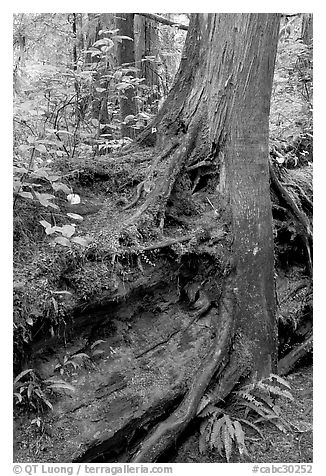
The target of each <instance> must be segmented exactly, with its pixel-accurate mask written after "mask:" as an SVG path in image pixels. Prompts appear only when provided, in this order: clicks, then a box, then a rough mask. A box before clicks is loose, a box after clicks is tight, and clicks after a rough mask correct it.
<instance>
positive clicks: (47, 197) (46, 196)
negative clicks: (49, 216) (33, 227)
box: [34, 192, 59, 209]
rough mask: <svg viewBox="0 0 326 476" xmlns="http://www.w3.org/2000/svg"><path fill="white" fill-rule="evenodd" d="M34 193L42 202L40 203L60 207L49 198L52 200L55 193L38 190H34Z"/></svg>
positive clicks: (45, 205)
mask: <svg viewBox="0 0 326 476" xmlns="http://www.w3.org/2000/svg"><path fill="white" fill-rule="evenodd" d="M34 193H35V196H36V198H37V199H38V201H39V202H40V204H41V205H43V206H44V207H51V208H56V209H58V208H59V207H58V206H57V205H55V204H54V203H51V202H49V200H51V199H52V198H55V196H54V195H50V194H49V193H38V192H34Z"/></svg>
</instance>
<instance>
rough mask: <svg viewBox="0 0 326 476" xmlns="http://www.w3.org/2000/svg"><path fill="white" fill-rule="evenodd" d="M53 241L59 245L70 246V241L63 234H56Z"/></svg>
mask: <svg viewBox="0 0 326 476" xmlns="http://www.w3.org/2000/svg"><path fill="white" fill-rule="evenodd" d="M53 241H54V243H58V244H59V245H62V246H68V247H70V241H69V240H68V238H65V237H64V236H57V237H56V238H54V240H53Z"/></svg>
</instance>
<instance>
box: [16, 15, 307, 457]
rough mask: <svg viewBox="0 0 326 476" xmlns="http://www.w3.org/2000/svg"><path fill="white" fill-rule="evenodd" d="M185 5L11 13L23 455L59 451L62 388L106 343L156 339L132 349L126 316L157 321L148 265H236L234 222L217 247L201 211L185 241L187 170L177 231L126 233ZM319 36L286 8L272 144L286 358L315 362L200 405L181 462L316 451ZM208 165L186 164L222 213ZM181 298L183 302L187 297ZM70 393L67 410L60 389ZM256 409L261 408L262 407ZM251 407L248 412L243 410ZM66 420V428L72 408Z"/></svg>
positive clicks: (91, 365)
mask: <svg viewBox="0 0 326 476" xmlns="http://www.w3.org/2000/svg"><path fill="white" fill-rule="evenodd" d="M189 18H190V14H185V13H182V14H167V13H165V14H126V13H120V14H119V13H98V14H97V13H70V14H67V13H62V14H61V13H33V14H32V13H31V14H27V13H17V14H15V15H14V17H13V22H14V37H13V52H14V65H13V88H14V110H13V137H14V144H13V151H14V152H13V157H14V159H13V165H14V170H13V177H14V180H13V197H14V198H13V225H14V237H13V239H14V416H15V431H17V433H18V438H17V441H16V443H15V451H16V454H17V455H16V458H17V459H18V460H21V461H23V460H24V461H33V460H34V461H35V458H36V459H38V460H39V461H42V458H43V460H44V458H52V460H55V458H56V456H55V453H56V451H57V448H58V446H55V447H52V444H53V443H52V439H53V438H54V439H56V438H57V435H56V434H55V435H53V432H54V433H55V432H58V429H56V430H52V429H51V418H52V417H51V412H53V413H54V410H53V409H54V407H55V406H57V407H58V408H59V407H60V405H61V404H60V401H61V400H60V399H62V398H63V399H68V398H71V395H73V394H74V392H75V382H76V381H77V380H76V378H77V377H76V376H81V375H89V374H90V373H94V372H95V373H96V370H95V371H94V369H97V368H99V366H100V365H101V364H100V360H101V359H104V358H105V359H108V360H110V359H111V360H114V359H122V360H124V362H125V363H126V362H127V365H129V364H130V362H131V361H132V360H131V359H138V358H140V357H142V356H143V354H145V353H147V350H146V351H145V350H144V349H142V348H140V352H139V354H137V356H136V357H135V356H134V355H131V351H130V347H128V346H133V345H136V346H137V345H140V346H141V344H140V343H138V341H137V337H135V336H134V335H133V331H132V330H131V327H132V326H131V324H130V322H133V320H132V319H134V317H132V319H131V318H130V319H129V317H128V318H125V316H126V315H127V314H128V313H130V314H132V316H134V315H137V316H138V315H139V314H143V315H144V316H145V317H144V320H145V321H144V324H141V323H139V324H138V323H137V324H136V327H137V326H139V329H140V328H141V326H144V327H143V328H142V329H141V332H142V334H146V332H147V329H146V319H147V318H148V319H149V317H148V316H147V314H148V315H149V314H150V313H151V312H152V311H153V310H152V308H151V306H152V304H151V303H149V302H148V300H147V297H146V295H145V294H144V288H146V286H149V285H148V282H147V281H146V280H145V277H146V278H148V276H149V274H151V278H148V279H151V284H150V286H152V284H153V282H155V279H156V280H157V282H158V275H159V272H161V271H162V269H164V267H166V266H167V264H166V263H167V262H168V261H169V260H170V261H171V260H172V261H175V262H176V263H177V262H178V263H179V264H180V267H182V266H184V264H183V263H184V261H183V260H188V258H189V257H190V258H189V262H191V264H189V270H190V271H189V270H187V272H190V273H191V272H192V270H193V269H196V270H197V271H196V272H198V274H200V272H201V271H198V269H200V265H198V269H197V268H196V266H197V264H196V265H195V264H194V263H195V262H196V260H197V259H198V256H204V258H203V259H205V260H206V259H207V260H208V261H207V263H209V259H208V258H207V257H209V256H210V254H214V259H216V260H219V262H220V265H221V269H222V267H223V266H225V263H224V261H223V260H224V257H223V255H222V253H221V255H218V253H220V252H221V251H220V248H219V246H220V245H219V244H217V245H216V246H215V243H218V242H219V240H220V238H221V236H222V235H223V233H222V232H221V231H220V230H217V231H215V232H214V233H215V235H214V236H213V239H214V240H215V241H214V247H215V248H214V252H213V251H212V249H210V248H209V245H207V244H206V243H205V239H206V235H205V234H207V233H211V230H210V229H209V227H208V225H207V223H206V222H205V218H204V216H203V219H202V221H201V223H200V227H201V228H200V233H201V235H200V236H199V234H198V233H197V228H196V239H195V240H194V239H192V240H189V238H188V235H189V234H188V233H186V231H189V230H191V229H192V228H193V229H195V221H194V220H193V215H194V211H193V210H192V209H191V207H190V205H189V201H187V200H188V198H187V196H186V194H184V193H183V191H184V190H185V189H186V188H185V186H184V184H181V185H180V184H179V183H178V184H177V186H176V187H175V189H174V191H173V193H174V196H175V197H177V200H176V202H175V203H177V206H175V205H169V208H168V213H167V216H166V219H165V224H164V226H165V231H166V233H165V237H168V239H169V240H168V241H164V242H163V241H160V240H158V236H159V235H157V231H156V230H154V227H152V225H151V224H146V225H144V227H143V228H142V230H141V235H142V236H141V237H140V235H139V233H140V231H139V230H137V229H136V227H132V226H131V227H129V228H128V229H126V230H123V231H122V232H121V228H120V224H121V222H122V220H123V218H122V217H123V216H124V213H129V211H130V210H131V209H132V208H133V207H135V205H136V204H138V202H139V201H140V200H141V197H142V194H143V193H147V192H149V191H150V187H151V184H150V182H149V181H148V180H147V178H146V177H148V171H149V170H151V169H150V167H151V166H150V163H151V162H150V160H151V158H152V155H151V151H150V147H148V146H149V145H150V144H148V143H147V144H146V145H147V148H144V147H143V145H144V144H143V142H142V138H143V137H145V135H146V133H147V131H148V130H151V133H152V134H155V132H156V124H155V117H156V115H157V113H158V112H159V111H160V110H161V108H162V105H163V103H164V101H165V99H166V98H167V96H168V93H169V91H170V90H171V87H172V85H173V82H174V78H175V74H176V72H177V70H178V67H179V64H180V61H181V59H182V55H183V46H184V42H185V38H186V34H187V30H188V25H189ZM312 45H313V41H312V15H310V14H282V17H281V27H280V32H279V39H278V49H277V57H276V66H275V72H274V80H273V90H272V100H271V113H270V144H269V153H270V162H271V164H272V169H271V170H272V171H271V177H274V179H273V178H272V179H271V182H272V184H273V187H271V198H272V203H273V234H274V245H275V266H276V267H275V280H276V289H277V294H278V305H279V314H278V326H279V336H280V344H279V359H280V362H282V358H285V356H287V355H288V354H289V353H290V352H293V353H292V354H291V357H290V362H289V360H286V361H284V362H283V363H284V369H283V371H282V366H280V367H279V368H280V369H281V371H280V374H281V375H284V374H288V373H289V372H290V371H292V370H293V369H294V368H296V367H295V366H296V365H297V363H298V361H299V362H301V364H302V365H303V370H302V369H301V370H300V371H299V373H297V374H296V375H297V376H296V377H293V375H295V374H292V376H290V377H289V380H288V382H289V383H291V382H292V380H293V389H292V393H291V390H289V389H288V387H287V385H288V383H287V381H285V380H283V379H282V378H281V377H279V379H280V380H278V381H277V382H275V381H274V383H273V384H270V382H269V383H268V382H267V383H266V381H265V383H264V382H263V383H262V382H261V381H260V382H258V384H259V385H260V387H259V385H258V390H257V387H249V386H248V387H245V388H244V389H242V390H239V392H240V393H239V392H238V394H237V395H236V396H235V397H234V395H233V397H232V398H233V399H234V398H235V400H232V399H231V401H230V402H229V404H230V408H231V410H230V411H229V413H228V412H227V411H224V410H223V409H222V410H221V409H220V408H219V407H214V408H211V409H210V410H209V409H206V414H205V415H204V414H203V415H201V416H200V417H199V419H200V418H202V420H201V426H200V429H198V428H199V426H198V425H197V427H194V428H193V429H192V433H189V434H188V435H187V438H185V439H184V441H182V445H181V449H180V450H179V453H178V454H171V455H170V460H171V461H175V462H185V461H188V462H206V461H210V462H211V461H239V458H240V460H242V458H249V459H247V461H259V460H260V461H265V458H266V457H268V458H271V461H282V458H284V452H285V455H286V458H287V461H289V458H293V459H291V461H296V462H298V461H301V462H307V461H308V462H309V461H311V458H312V438H311V429H312V426H311V398H312V395H311V391H310V385H311V379H312V376H311V371H310V365H311V350H312V336H311V333H312V284H311V281H312V243H311V241H312V236H311V232H310V229H311V221H312V163H313V149H312V137H313V123H312V100H313V99H312V62H313V57H312ZM153 121H154V122H153ZM181 127H182V125H180V128H181ZM139 138H141V139H139ZM131 148H132V151H133V154H132V156H130V155H129V152H128V151H130V150H131ZM206 165H207V164H204V165H202V168H201V169H200V171H201V173H200V174H199V173H198V174H197V170H198V167H197V165H196V166H195V165H193V166H191V165H190V167H193V169H191V168H189V167H188V168H189V171H190V172H189V174H190V176H191V187H190V188H191V193H196V192H197V193H198V196H201V195H202V196H203V200H204V201H206V203H207V204H208V205H207V206H208V208H209V209H210V212H211V214H215V215H218V216H219V213H220V212H219V210H218V209H217V205H216V204H215V203H212V200H211V198H209V197H210V195H209V194H208V192H207V193H206V190H208V189H209V184H210V179H211V175H213V173H214V171H212V169H211V168H209V167H208V168H205V167H206ZM273 170H274V172H273ZM196 174H197V175H196ZM272 174H274V175H272ZM178 187H179V188H178ZM284 189H286V192H284ZM205 193H206V195H205ZM282 200H283V201H282ZM289 204H290V205H289ZM293 204H294V205H293ZM187 207H188V208H187ZM288 207H290V212H289V209H288ZM298 217H299V218H298ZM298 223H299V225H298ZM196 227H197V224H196ZM219 233H220V235H219ZM210 238H212V235H210ZM157 243H159V246H157ZM204 248H205V249H204ZM162 249H163V252H165V251H166V253H171V254H170V255H168V256H167V257H166V256H164V260H167V261H164V262H163V261H162V260H163V258H161V257H160V255H159V253H160V252H161V251H162ZM167 249H169V250H168V251H167ZM199 250H200V251H199ZM170 261H169V262H170ZM187 263H188V262H187ZM187 266H188V264H187ZM207 266H208V265H207ZM164 272H165V271H164ZM180 276H181V275H180ZM141 279H143V281H141ZM160 279H161V278H160ZM166 279H170V278H166ZM171 279H172V278H171ZM137 280H138V281H137ZM136 282H137V283H138V284H137V286H138V287H136V288H132V285H131V284H130V283H136ZM139 283H140V284H139ZM176 283H177V284H176V286H175V288H176V289H178V292H177V294H179V295H178V299H179V297H180V296H181V297H184V296H186V299H187V302H190V303H191V304H192V305H194V308H195V309H197V310H198V309H199V308H198V302H199V300H198V295H200V290H199V288H196V286H197V284H196V283H192V287H191V286H190V285H189V286H188V287H187V285H185V276H184V275H183V276H181V277H179V278H178V280H177V281H176ZM129 284H130V288H129V287H128V286H129ZM130 289H131V291H130ZM200 296H201V297H200V299H201V302H200V306H201V308H200V313H201V314H200V315H202V314H204V312H205V311H207V309H208V308H209V306H210V305H211V302H210V301H209V302H208V301H207V302H206V301H205V299H206V294H204V293H203V294H201V295H200ZM129 298H130V301H127V299H129ZM170 298H171V302H172V301H173V299H175V296H172V295H171V296H170ZM155 299H156V298H155ZM163 301H164V299H163V298H162V302H159V301H155V303H154V304H155V306H156V308H155V309H156V310H155V311H153V313H154V314H155V312H158V311H157V310H159V312H164V309H166V308H167V307H168V305H169V304H167V302H163ZM124 302H128V303H129V304H124ZM173 302H174V301H173ZM194 303H195V304H196V306H197V308H196V306H195V304H194ZM108 306H109V307H108ZM119 306H120V307H119ZM124 306H125V307H124ZM128 306H129V307H128ZM205 306H206V307H205ZM127 307H128V309H129V310H126V308H127ZM130 309H132V311H130ZM198 312H199V311H198ZM106 313H108V315H109V317H107V315H106ZM110 315H111V317H112V316H113V317H112V319H111V320H110ZM90 316H91V317H90ZM121 316H124V317H121ZM128 316H129V314H128ZM146 316H147V317H146ZM197 318H198V315H197ZM90 319H91V320H92V326H91V329H90V330H89V328H88V327H89V322H90ZM77 321H78V326H77V330H76V327H74V326H75V324H74V322H77ZM137 322H138V321H137ZM103 323H104V324H103ZM166 325H167V326H168V325H169V324H166ZM148 332H149V331H148ZM74 333H76V339H75V340H74V342H73V344H72V338H71V336H72V334H74ZM77 335H78V336H77ZM116 335H118V336H119V337H116ZM171 336H172V334H171ZM171 336H170V337H168V338H167V340H166V342H167V341H169V340H170V339H171ZM121 342H123V345H122V344H121ZM147 344H151V348H154V347H155V346H157V345H158V344H156V341H155V334H153V335H152V334H150V332H149V335H148V340H147ZM123 346H124V347H123ZM126 349H127V350H126ZM128 349H129V350H128ZM128 352H129V353H128ZM291 358H292V359H293V360H291ZM128 362H129V364H128ZM130 365H131V364H130ZM144 365H146V364H144ZM307 369H308V370H307ZM119 372H120V370H119V369H118V367H117V370H116V374H114V375H115V379H113V380H114V381H112V382H110V385H113V386H114V388H115V389H116V390H120V389H121V388H124V385H125V384H124V382H125V380H124V378H121V374H120V373H119ZM133 372H135V375H137V372H136V370H135V369H133ZM300 372H301V373H300ZM78 378H79V377H78ZM89 385H90V386H91V385H92V384H91V383H90V384H89ZM101 385H102V386H103V388H104V387H105V385H108V384H107V383H106V384H105V382H104V381H103V382H101ZM100 388H102V387H99V391H100ZM87 392H88V389H86V393H87ZM241 392H242V393H241ZM255 392H258V393H255ZM277 395H278V396H279V397H280V398H281V399H282V402H283V403H281V404H280V406H278V405H276V403H275V404H274V398H276V397H277ZM96 398H100V397H99V396H97V397H96ZM79 403H80V402H79ZM80 405H82V403H80ZM94 405H95V404H94ZM60 408H61V410H60V411H61V412H64V411H66V410H65V407H64V404H62V407H60ZM250 408H251V411H252V412H253V413H254V414H255V418H250ZM74 411H75V410H74ZM239 412H240V413H241V412H244V413H241V415H242V421H241V417H239V414H240V413H239ZM255 412H256V413H255ZM298 414H299V415H300V418H299V417H298ZM44 415H47V416H44ZM235 415H238V417H237V418H238V420H236V419H235ZM67 421H68V420H67ZM289 421H291V423H289ZM216 422H219V423H218V425H217V424H216ZM235 422H237V423H235ZM239 422H240V423H239ZM268 422H269V423H268ZM293 422H294V423H293ZM261 424H263V425H265V426H263V427H262V426H261ZM144 425H145V423H144ZM63 426H64V428H65V430H64V431H67V432H68V426H69V423H67V422H66V426H65V425H63ZM72 426H73V425H72ZM262 433H264V435H263V434H262ZM284 435H285V436H284ZM289 435H291V436H289ZM66 438H69V435H68V436H66ZM284 438H285V439H284ZM273 441H276V442H277V444H273V443H272V442H273ZM285 442H286V443H285ZM198 443H199V444H198ZM55 444H56V445H58V443H57V442H56V443H55ZM194 448H196V449H194ZM197 448H198V449H197ZM281 448H282V450H281ZM284 448H285V449H284ZM86 449H87V445H86V446H85V451H86ZM62 452H64V450H62ZM58 453H60V449H59V451H58ZM62 454H63V453H62ZM85 454H86V453H85ZM87 455H88V453H87ZM94 455H95V453H94V454H90V455H89V457H90V460H92V458H95V459H94V461H100V460H97V459H96V458H97V457H99V456H98V454H96V455H95V456H94ZM266 455H268V456H266ZM237 458H238V459H237ZM45 460H46V459H45ZM112 461H113V460H112Z"/></svg>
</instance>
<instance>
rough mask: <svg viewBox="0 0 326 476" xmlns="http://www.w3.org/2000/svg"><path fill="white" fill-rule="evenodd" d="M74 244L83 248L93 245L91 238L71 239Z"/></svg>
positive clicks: (78, 237) (77, 237)
mask: <svg viewBox="0 0 326 476" xmlns="http://www.w3.org/2000/svg"><path fill="white" fill-rule="evenodd" d="M71 241H72V242H73V243H77V244H78V245H81V246H85V247H86V246H88V245H89V244H90V243H91V241H92V240H91V239H90V238H82V237H81V236H74V238H72V239H71Z"/></svg>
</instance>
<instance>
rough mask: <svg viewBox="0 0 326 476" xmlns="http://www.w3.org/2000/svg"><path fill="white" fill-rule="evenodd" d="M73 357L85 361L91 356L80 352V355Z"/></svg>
mask: <svg viewBox="0 0 326 476" xmlns="http://www.w3.org/2000/svg"><path fill="white" fill-rule="evenodd" d="M72 357H73V358H74V359H79V358H81V359H84V358H85V359H89V358H90V357H89V355H87V354H85V353H84V352H80V353H79V354H75V355H73V356H72Z"/></svg>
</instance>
